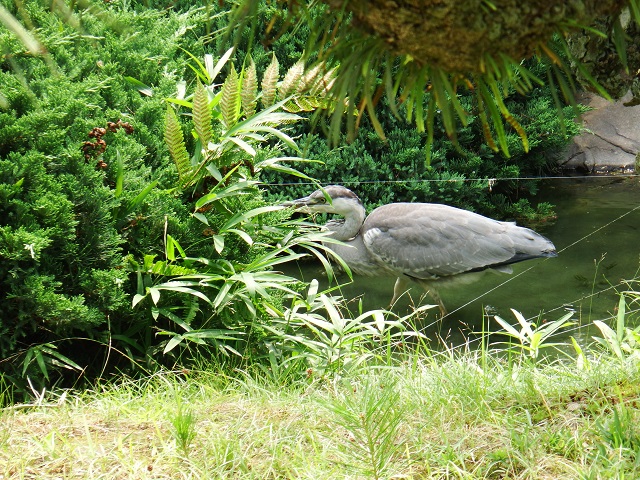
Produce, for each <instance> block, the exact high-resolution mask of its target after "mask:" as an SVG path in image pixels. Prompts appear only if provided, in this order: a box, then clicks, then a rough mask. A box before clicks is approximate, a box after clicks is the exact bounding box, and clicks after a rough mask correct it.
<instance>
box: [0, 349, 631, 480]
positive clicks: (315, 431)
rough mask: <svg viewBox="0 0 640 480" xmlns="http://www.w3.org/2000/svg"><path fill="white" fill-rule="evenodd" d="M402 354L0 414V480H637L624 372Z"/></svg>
mask: <svg viewBox="0 0 640 480" xmlns="http://www.w3.org/2000/svg"><path fill="white" fill-rule="evenodd" d="M517 360H518V361H514V359H513V357H512V358H511V360H508V359H506V358H505V357H504V356H502V355H500V354H499V352H486V351H485V352H482V351H476V352H464V353H452V352H448V353H444V354H442V353H440V354H429V353H428V352H426V353H423V354H420V355H417V354H412V355H411V356H410V357H409V358H408V359H407V361H406V362H403V363H400V364H397V365H394V366H380V367H377V368H372V367H371V366H368V367H367V369H366V371H365V370H364V369H362V370H359V371H357V372H352V373H350V374H348V375H345V376H343V377H341V378H339V379H338V378H314V375H313V373H312V372H309V373H310V375H309V378H301V379H299V380H294V379H292V378H289V379H288V381H286V382H277V381H272V380H269V379H267V377H268V375H267V376H265V375H260V374H256V375H251V374H246V373H238V372H236V374H234V376H233V377H230V376H228V375H225V374H224V373H223V372H220V371H211V370H209V371H207V370H203V371H197V372H196V371H191V372H186V371H182V372H164V373H158V374H156V375H154V376H152V377H151V378H149V379H146V380H144V381H126V380H121V381H118V382H117V383H113V384H109V385H105V386H104V387H102V388H99V389H97V390H94V391H92V392H87V393H83V394H69V395H59V396H56V395H49V400H46V401H45V400H42V401H40V402H36V403H35V404H34V405H16V406H14V407H12V408H7V409H5V410H4V411H3V412H2V422H1V425H2V426H1V427H0V478H39V479H41V478H93V479H96V478H109V479H113V478H243V479H244V478H247V479H248V478H255V479H265V478H315V479H324V478H511V479H514V478H522V479H524V478H527V479H529V478H531V479H533V478H539V479H546V478H548V479H558V478H594V479H595V478H638V475H640V467H639V465H638V464H639V463H640V427H639V426H638V425H639V422H638V420H640V409H639V398H640V371H639V369H638V364H637V362H635V361H633V360H630V359H626V360H620V359H618V358H614V356H611V355H610V354H606V353H602V352H600V353H593V354H592V355H591V356H590V359H589V361H588V362H587V363H581V364H578V363H576V362H575V361H573V360H571V361H570V360H563V361H558V360H555V361H547V362H545V361H543V362H538V363H537V364H534V363H532V362H528V361H524V360H522V361H520V359H517Z"/></svg>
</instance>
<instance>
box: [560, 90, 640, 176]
mask: <svg viewBox="0 0 640 480" xmlns="http://www.w3.org/2000/svg"><path fill="white" fill-rule="evenodd" d="M631 98H632V96H631V94H630V93H628V94H627V95H625V96H624V97H623V98H621V99H620V100H618V101H615V102H611V101H608V100H606V99H604V98H602V97H599V96H597V95H595V94H590V93H585V94H582V96H581V97H579V98H578V99H577V100H578V102H579V103H581V104H583V105H587V106H589V107H591V108H593V110H590V111H588V112H586V113H584V114H583V115H582V123H583V126H584V128H585V130H584V132H583V133H582V134H580V135H578V136H576V137H575V138H574V139H573V142H572V144H571V145H570V146H569V147H568V149H567V152H566V154H565V155H564V159H563V160H562V161H561V162H560V164H561V166H562V168H563V169H565V170H569V171H575V172H576V173H614V172H615V173H632V172H633V171H634V169H635V168H636V166H637V162H638V159H640V155H638V152H640V105H637V106H625V105H624V104H625V103H626V102H628V101H629V100H630V99H631Z"/></svg>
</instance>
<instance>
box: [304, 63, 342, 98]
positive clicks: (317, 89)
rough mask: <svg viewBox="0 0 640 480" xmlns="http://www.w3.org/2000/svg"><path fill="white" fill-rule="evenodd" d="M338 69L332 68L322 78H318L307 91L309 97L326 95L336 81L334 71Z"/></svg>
mask: <svg viewBox="0 0 640 480" xmlns="http://www.w3.org/2000/svg"><path fill="white" fill-rule="evenodd" d="M337 70H338V67H334V68H332V69H331V70H329V71H328V72H326V73H325V74H324V75H322V77H320V79H319V81H318V82H317V83H316V84H315V85H313V87H312V88H311V90H309V94H311V95H320V94H322V95H328V94H329V92H330V91H331V88H332V87H333V84H334V83H335V81H336V71H337Z"/></svg>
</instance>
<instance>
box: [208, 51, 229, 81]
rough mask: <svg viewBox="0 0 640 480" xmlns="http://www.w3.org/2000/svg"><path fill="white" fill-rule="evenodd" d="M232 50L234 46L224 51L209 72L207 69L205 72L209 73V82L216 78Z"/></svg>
mask: <svg viewBox="0 0 640 480" xmlns="http://www.w3.org/2000/svg"><path fill="white" fill-rule="evenodd" d="M233 50H234V47H231V48H230V49H229V50H227V51H226V52H224V55H222V57H220V60H218V63H216V64H215V66H214V67H213V69H212V70H211V71H210V72H209V71H208V72H207V73H208V74H209V77H210V78H211V80H210V81H211V82H213V81H214V80H215V79H216V77H217V76H218V74H219V73H220V71H221V70H222V69H223V68H224V66H225V65H226V63H227V62H228V61H229V59H230V58H231V55H232V54H233Z"/></svg>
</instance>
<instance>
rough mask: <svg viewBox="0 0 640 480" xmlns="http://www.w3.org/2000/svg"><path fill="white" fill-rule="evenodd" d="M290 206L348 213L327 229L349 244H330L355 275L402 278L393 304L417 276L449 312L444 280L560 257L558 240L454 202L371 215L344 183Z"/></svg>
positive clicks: (392, 207) (387, 208)
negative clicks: (443, 293) (444, 302)
mask: <svg viewBox="0 0 640 480" xmlns="http://www.w3.org/2000/svg"><path fill="white" fill-rule="evenodd" d="M286 204H287V205H290V206H294V207H296V208H298V209H300V210H301V211H304V212H325V213H336V214H338V215H342V216H343V217H344V220H343V221H338V222H336V221H330V222H329V223H327V225H326V227H327V228H328V229H329V230H330V231H332V232H333V233H332V237H333V238H335V239H337V240H341V241H342V242H344V245H336V244H329V245H328V246H329V248H331V250H333V251H334V252H335V253H336V254H337V255H338V256H340V257H341V258H342V259H343V260H344V261H345V262H346V263H347V265H349V268H350V269H351V270H352V271H353V272H354V273H355V274H358V275H367V276H397V277H398V278H399V280H398V282H397V283H396V288H395V291H394V299H393V300H392V303H393V302H394V301H395V300H396V298H397V296H398V295H399V293H402V292H401V291H399V289H401V288H403V286H404V284H405V283H406V281H407V280H408V279H411V280H414V281H416V282H417V283H419V284H420V285H422V286H423V287H424V288H425V289H427V290H430V293H431V294H432V296H433V297H434V298H435V299H436V300H438V302H439V303H440V307H441V309H442V310H444V307H443V305H442V302H441V300H440V298H439V295H438V294H437V291H436V286H437V285H438V284H444V283H448V282H452V281H453V280H454V279H458V278H461V277H467V276H472V274H473V273H474V272H480V271H483V270H487V269H497V270H501V271H507V270H508V268H509V267H508V266H509V265H510V264H512V263H516V262H520V261H523V260H529V259H533V258H539V257H553V256H556V255H557V254H556V250H555V247H554V245H553V243H552V242H551V241H550V240H548V239H547V238H545V237H543V236H542V235H540V234H538V233H536V232H534V231H533V230H530V229H528V228H524V227H518V226H516V225H515V224H514V223H509V222H500V221H497V220H492V219H490V218H487V217H484V216H482V215H478V214H477V213H473V212H469V211H467V210H461V209H459V208H455V207H450V206H447V205H440V204H433V203H392V204H389V205H383V206H381V207H378V208H376V209H375V210H374V211H373V212H371V214H370V215H369V216H367V217H366V218H365V209H364V206H363V205H362V202H361V201H360V199H359V198H358V197H357V196H356V195H355V194H354V193H353V192H351V191H350V190H348V189H346V188H345V187H342V186H338V185H331V186H329V187H326V188H324V189H323V190H316V191H315V192H313V193H312V194H311V195H309V196H308V197H304V198H300V199H298V200H294V201H292V202H287V203H286Z"/></svg>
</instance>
